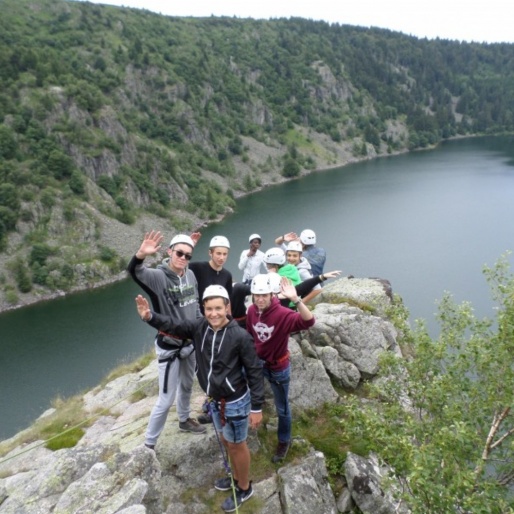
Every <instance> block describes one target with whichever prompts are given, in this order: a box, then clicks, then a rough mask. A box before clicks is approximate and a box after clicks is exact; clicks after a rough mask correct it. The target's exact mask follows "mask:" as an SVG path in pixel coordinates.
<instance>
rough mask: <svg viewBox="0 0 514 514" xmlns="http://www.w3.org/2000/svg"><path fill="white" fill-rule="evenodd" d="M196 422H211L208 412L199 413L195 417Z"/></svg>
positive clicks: (205, 423)
mask: <svg viewBox="0 0 514 514" xmlns="http://www.w3.org/2000/svg"><path fill="white" fill-rule="evenodd" d="M196 419H197V420H198V423H200V424H201V425H207V424H208V423H212V418H211V416H210V415H209V414H200V415H199V416H198V417H197V418H196Z"/></svg>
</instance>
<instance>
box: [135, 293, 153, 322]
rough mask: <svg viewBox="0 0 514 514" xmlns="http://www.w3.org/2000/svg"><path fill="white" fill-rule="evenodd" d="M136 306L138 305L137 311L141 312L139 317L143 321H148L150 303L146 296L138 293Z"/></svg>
mask: <svg viewBox="0 0 514 514" xmlns="http://www.w3.org/2000/svg"><path fill="white" fill-rule="evenodd" d="M136 307H137V313H138V314H139V317H140V318H141V319H142V320H143V321H148V320H149V319H150V314H151V311H150V304H149V303H148V300H147V299H146V298H145V297H144V296H141V295H140V294H138V295H137V296H136Z"/></svg>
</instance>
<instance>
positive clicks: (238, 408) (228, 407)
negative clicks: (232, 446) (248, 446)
mask: <svg viewBox="0 0 514 514" xmlns="http://www.w3.org/2000/svg"><path fill="white" fill-rule="evenodd" d="M251 409H252V405H251V400H250V391H247V392H246V394H245V395H244V396H243V397H242V398H240V399H239V400H236V401H233V402H230V403H226V404H225V426H222V424H221V413H220V403H219V402H217V401H212V402H211V413H212V422H213V423H214V426H215V427H216V430H217V431H218V432H220V433H222V434H223V438H224V439H225V441H227V442H229V443H243V442H244V441H246V438H247V437H248V416H249V415H250V411H251Z"/></svg>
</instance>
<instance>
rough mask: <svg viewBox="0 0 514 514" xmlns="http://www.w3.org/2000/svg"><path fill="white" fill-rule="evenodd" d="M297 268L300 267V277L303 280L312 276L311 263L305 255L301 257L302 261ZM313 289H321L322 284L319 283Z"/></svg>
mask: <svg viewBox="0 0 514 514" xmlns="http://www.w3.org/2000/svg"><path fill="white" fill-rule="evenodd" d="M296 268H297V269H298V273H300V278H301V279H302V282H303V281H304V280H308V279H309V278H312V271H311V265H310V264H309V261H308V260H307V259H306V258H305V257H302V258H301V259H300V262H299V263H298V264H297V265H296ZM313 289H321V286H320V285H319V284H317V285H316V286H315V287H313Z"/></svg>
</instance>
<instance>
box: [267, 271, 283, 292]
mask: <svg viewBox="0 0 514 514" xmlns="http://www.w3.org/2000/svg"><path fill="white" fill-rule="evenodd" d="M268 280H269V285H270V287H271V292H272V293H275V294H278V293H280V282H281V281H282V277H281V276H280V275H279V274H278V273H275V272H274V271H270V272H269V273H268Z"/></svg>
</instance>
